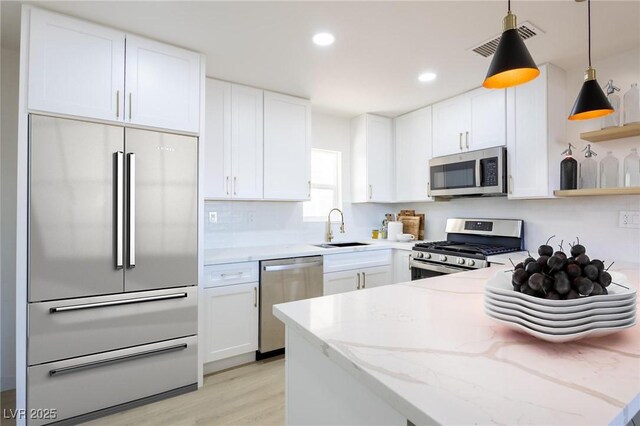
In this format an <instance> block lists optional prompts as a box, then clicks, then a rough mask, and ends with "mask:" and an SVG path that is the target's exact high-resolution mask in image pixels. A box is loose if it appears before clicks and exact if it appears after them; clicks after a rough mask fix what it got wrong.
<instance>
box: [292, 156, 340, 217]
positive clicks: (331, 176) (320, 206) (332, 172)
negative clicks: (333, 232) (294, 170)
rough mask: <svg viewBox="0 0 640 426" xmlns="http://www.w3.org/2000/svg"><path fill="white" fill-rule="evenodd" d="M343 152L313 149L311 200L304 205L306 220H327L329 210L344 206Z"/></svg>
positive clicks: (303, 213) (303, 212)
mask: <svg viewBox="0 0 640 426" xmlns="http://www.w3.org/2000/svg"><path fill="white" fill-rule="evenodd" d="M341 170H342V161H341V152H340V151H327V150H324V149H312V150H311V200H310V201H306V202H305V203H304V204H303V206H302V215H303V219H304V221H306V222H316V221H325V220H326V218H327V214H329V210H331V209H332V208H335V207H337V208H342V194H341V190H340V189H341V179H340V171H341Z"/></svg>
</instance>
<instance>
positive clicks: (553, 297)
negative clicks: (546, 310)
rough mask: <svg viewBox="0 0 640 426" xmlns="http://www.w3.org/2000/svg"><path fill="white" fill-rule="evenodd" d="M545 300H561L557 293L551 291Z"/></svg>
mask: <svg viewBox="0 0 640 426" xmlns="http://www.w3.org/2000/svg"><path fill="white" fill-rule="evenodd" d="M545 299H551V300H560V295H559V294H558V293H556V292H555V291H550V292H549V293H547V296H546V297H545Z"/></svg>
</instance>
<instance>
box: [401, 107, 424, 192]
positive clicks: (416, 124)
mask: <svg viewBox="0 0 640 426" xmlns="http://www.w3.org/2000/svg"><path fill="white" fill-rule="evenodd" d="M395 132H396V167H395V169H396V198H395V201H431V200H432V198H431V197H429V196H427V193H428V185H429V160H430V159H431V107H426V108H422V109H419V110H417V111H414V112H411V113H409V114H405V115H402V116H400V117H398V118H396V120H395Z"/></svg>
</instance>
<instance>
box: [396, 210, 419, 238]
mask: <svg viewBox="0 0 640 426" xmlns="http://www.w3.org/2000/svg"><path fill="white" fill-rule="evenodd" d="M398 220H399V221H400V222H402V232H403V233H404V234H412V235H413V236H414V237H416V240H417V239H419V238H420V217H419V216H398Z"/></svg>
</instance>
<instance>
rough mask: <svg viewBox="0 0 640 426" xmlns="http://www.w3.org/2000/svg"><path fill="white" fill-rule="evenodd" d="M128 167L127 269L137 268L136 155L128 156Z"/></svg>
mask: <svg viewBox="0 0 640 426" xmlns="http://www.w3.org/2000/svg"><path fill="white" fill-rule="evenodd" d="M127 166H128V183H129V188H128V200H127V201H128V209H127V211H128V218H127V226H128V232H127V255H128V261H127V268H135V267H136V154H134V153H129V154H127Z"/></svg>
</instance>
